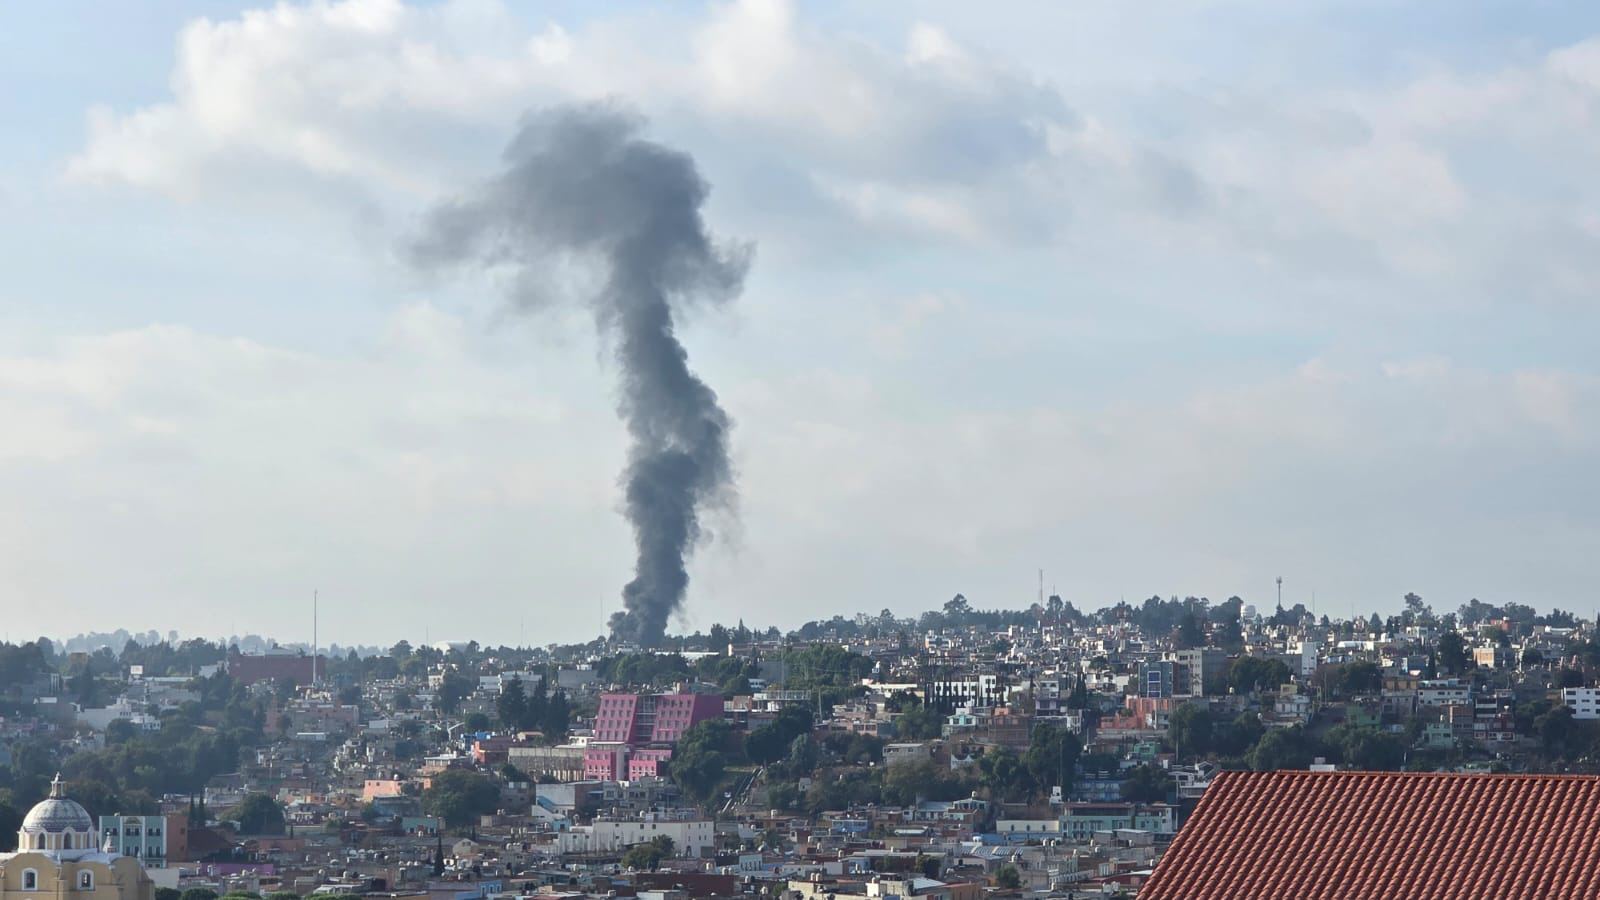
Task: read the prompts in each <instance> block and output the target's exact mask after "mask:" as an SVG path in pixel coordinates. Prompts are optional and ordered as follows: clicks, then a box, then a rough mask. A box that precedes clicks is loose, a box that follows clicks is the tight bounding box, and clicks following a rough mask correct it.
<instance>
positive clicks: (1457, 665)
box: [1438, 631, 1467, 675]
mask: <svg viewBox="0 0 1600 900" xmlns="http://www.w3.org/2000/svg"><path fill="white" fill-rule="evenodd" d="M1438 650H1439V652H1438V657H1439V668H1440V669H1442V670H1444V671H1446V672H1449V673H1450V674H1452V675H1460V674H1462V673H1464V672H1466V671H1467V642H1466V640H1464V639H1463V638H1462V637H1461V632H1459V631H1446V632H1445V633H1444V634H1441V635H1439V645H1438Z"/></svg>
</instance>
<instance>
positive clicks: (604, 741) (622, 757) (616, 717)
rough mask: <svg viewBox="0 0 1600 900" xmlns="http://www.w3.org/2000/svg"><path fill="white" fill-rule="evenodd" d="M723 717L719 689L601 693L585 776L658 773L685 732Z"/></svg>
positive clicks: (614, 777)
mask: <svg viewBox="0 0 1600 900" xmlns="http://www.w3.org/2000/svg"><path fill="white" fill-rule="evenodd" d="M721 717H722V697H721V696H719V695H717V694H602V695H600V707H599V710H598V711H597V712H596V713H595V723H594V741H593V742H592V743H591V744H590V746H589V749H588V750H587V751H586V752H585V753H584V757H583V771H584V775H585V777H588V778H600V779H605V780H607V781H617V780H621V779H623V778H627V779H630V780H631V779H637V778H646V777H650V776H655V775H660V774H662V772H663V770H664V768H665V765H664V764H665V763H666V761H667V760H668V759H671V758H672V746H673V745H674V744H676V743H677V742H678V741H679V739H681V738H682V737H683V735H684V733H685V732H687V731H688V730H689V729H690V728H693V727H694V726H696V725H698V724H700V723H701V722H704V721H707V720H709V719H719V718H721Z"/></svg>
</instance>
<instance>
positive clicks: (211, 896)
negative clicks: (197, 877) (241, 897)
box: [180, 887, 217, 900]
mask: <svg viewBox="0 0 1600 900" xmlns="http://www.w3.org/2000/svg"><path fill="white" fill-rule="evenodd" d="M180 897H181V898H182V900H217V892H216V891H213V890H212V889H211V888H203V887H192V888H189V889H188V890H186V891H184V892H183V893H182V894H181V895H180Z"/></svg>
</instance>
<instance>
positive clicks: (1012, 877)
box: [994, 863, 1022, 890]
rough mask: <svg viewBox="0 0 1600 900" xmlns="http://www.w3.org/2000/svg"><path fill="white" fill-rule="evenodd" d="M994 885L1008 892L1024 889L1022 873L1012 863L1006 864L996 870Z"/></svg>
mask: <svg viewBox="0 0 1600 900" xmlns="http://www.w3.org/2000/svg"><path fill="white" fill-rule="evenodd" d="M994 883H995V884H997V885H999V886H1000V887H1003V888H1006V889H1007V890H1015V889H1017V888H1019V887H1022V873H1021V872H1019V871H1017V867H1016V866H1013V865H1012V864H1011V863H1006V864H1005V865H1003V866H1001V867H1000V868H998V869H995V870H994Z"/></svg>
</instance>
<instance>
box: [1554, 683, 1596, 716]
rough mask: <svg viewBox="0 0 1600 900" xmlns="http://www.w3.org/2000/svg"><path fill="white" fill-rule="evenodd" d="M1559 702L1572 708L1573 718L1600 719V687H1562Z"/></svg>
mask: <svg viewBox="0 0 1600 900" xmlns="http://www.w3.org/2000/svg"><path fill="white" fill-rule="evenodd" d="M1561 702H1562V703H1565V704H1566V705H1567V706H1569V707H1571V708H1572V717H1573V718H1574V719H1586V720H1593V719H1600V688H1591V687H1570V688H1562V689H1561Z"/></svg>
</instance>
